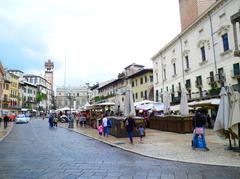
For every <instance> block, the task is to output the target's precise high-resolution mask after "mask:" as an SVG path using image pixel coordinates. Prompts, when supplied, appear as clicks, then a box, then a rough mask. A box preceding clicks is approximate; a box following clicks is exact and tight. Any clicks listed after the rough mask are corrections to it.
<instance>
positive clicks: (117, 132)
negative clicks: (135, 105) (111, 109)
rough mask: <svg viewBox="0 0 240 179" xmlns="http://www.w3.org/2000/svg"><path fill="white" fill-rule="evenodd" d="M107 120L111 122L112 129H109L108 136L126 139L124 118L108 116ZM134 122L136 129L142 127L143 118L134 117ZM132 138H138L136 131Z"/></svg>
mask: <svg viewBox="0 0 240 179" xmlns="http://www.w3.org/2000/svg"><path fill="white" fill-rule="evenodd" d="M108 118H109V119H110V120H111V121H112V127H111V128H110V135H113V136H115V137H118V138H121V137H128V135H127V131H126V129H125V125H124V120H125V118H123V117H116V116H109V117H108ZM134 120H135V123H136V127H139V126H140V125H143V126H144V118H140V117H135V118H134ZM133 136H134V137H137V136H139V134H138V132H137V130H134V131H133Z"/></svg>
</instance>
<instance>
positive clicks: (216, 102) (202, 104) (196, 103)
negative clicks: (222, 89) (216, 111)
mask: <svg viewBox="0 0 240 179" xmlns="http://www.w3.org/2000/svg"><path fill="white" fill-rule="evenodd" d="M219 104H220V99H219V98H213V99H208V100H201V101H193V102H190V103H188V106H190V107H193V108H195V107H207V108H211V107H216V106H218V105H219Z"/></svg>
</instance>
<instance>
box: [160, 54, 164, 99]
mask: <svg viewBox="0 0 240 179" xmlns="http://www.w3.org/2000/svg"><path fill="white" fill-rule="evenodd" d="M160 57H161V58H160V59H161V66H162V91H161V102H162V96H163V94H162V93H163V91H164V71H163V69H164V68H163V58H162V53H161V54H160Z"/></svg>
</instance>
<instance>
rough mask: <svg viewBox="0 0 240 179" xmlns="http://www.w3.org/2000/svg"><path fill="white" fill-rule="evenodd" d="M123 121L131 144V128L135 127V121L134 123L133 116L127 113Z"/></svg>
mask: <svg viewBox="0 0 240 179" xmlns="http://www.w3.org/2000/svg"><path fill="white" fill-rule="evenodd" d="M124 123H125V127H126V131H127V133H128V137H129V140H130V143H131V144H133V130H134V128H135V127H136V123H135V121H134V119H133V116H132V115H129V116H128V117H127V118H126V119H125V121H124Z"/></svg>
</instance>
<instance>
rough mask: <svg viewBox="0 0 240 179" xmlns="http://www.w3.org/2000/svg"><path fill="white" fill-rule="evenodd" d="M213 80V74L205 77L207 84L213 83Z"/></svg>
mask: <svg viewBox="0 0 240 179" xmlns="http://www.w3.org/2000/svg"><path fill="white" fill-rule="evenodd" d="M214 82H215V81H214V77H213V76H210V77H207V83H208V84H209V85H211V84H213V83H214Z"/></svg>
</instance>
